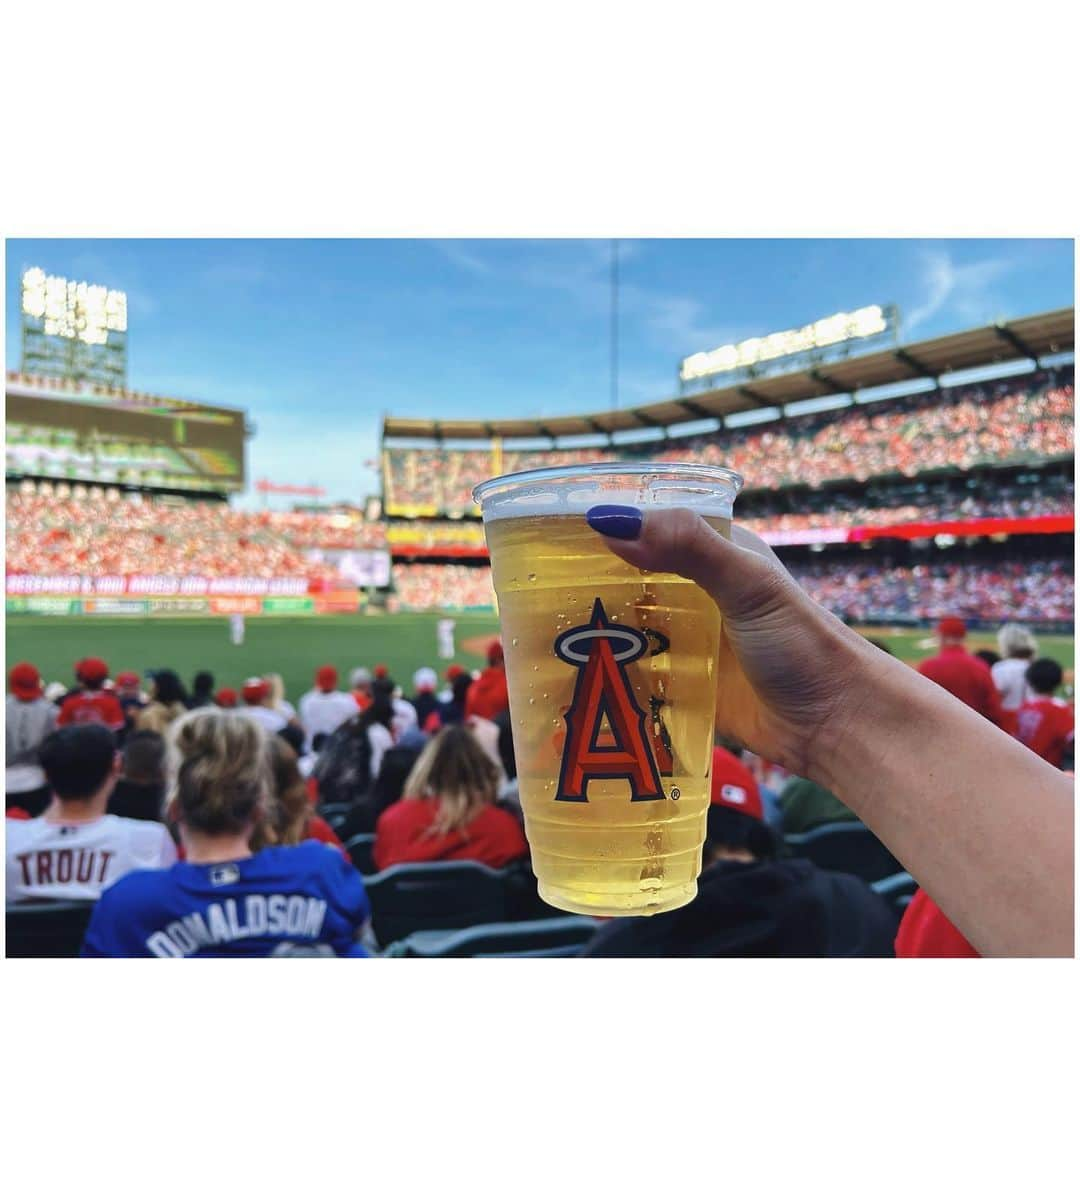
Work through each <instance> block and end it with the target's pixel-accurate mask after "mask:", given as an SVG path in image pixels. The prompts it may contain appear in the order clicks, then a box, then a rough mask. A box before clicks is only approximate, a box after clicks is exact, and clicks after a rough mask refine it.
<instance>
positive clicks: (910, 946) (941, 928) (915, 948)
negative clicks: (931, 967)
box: [895, 889, 980, 959]
mask: <svg viewBox="0 0 1080 1196" xmlns="http://www.w3.org/2000/svg"><path fill="white" fill-rule="evenodd" d="M895 946H896V958H897V959H978V958H980V957H979V953H978V951H976V950H975V948H974V947H973V946H972V945H971V944H970V943H969V942H968V941H967V939H966V938H964V936H963V935H962V934H961V933H960V931H959V930H957V929H956V927H955V926H954V925H953V924H952V923H951V922H950V921H949V919H948V918H946V917H945V915H944V914H943V913H942V912H941V910H940V909H938V907H937V906H936V905H935V904H934V903H933V901H931V900H930V898H929V897H928V896H927V895H926V893H924V892H923V890H922V889H920V890H919V891H918V892H917V893H916V894H915V896H914V897H913V898H912V899H911V904H910V905H909V906H908V907H907V909H906V910H904V916H903V918H901V920H900V929H899V930H898V931H897V932H896V944H895Z"/></svg>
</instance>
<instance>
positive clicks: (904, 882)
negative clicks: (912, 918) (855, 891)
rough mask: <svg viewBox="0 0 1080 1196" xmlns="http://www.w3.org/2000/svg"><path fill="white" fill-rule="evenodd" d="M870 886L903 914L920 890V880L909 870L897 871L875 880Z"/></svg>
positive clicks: (898, 912)
mask: <svg viewBox="0 0 1080 1196" xmlns="http://www.w3.org/2000/svg"><path fill="white" fill-rule="evenodd" d="M870 887H871V888H872V889H873V890H874V892H875V893H879V894H880V895H881V896H882V897H884V898H885V900H886V901H887V902H888V903H889V904H890V905H891V906H892V907H893V909H895V910H896V912H897V914H898V915H902V914H903V912H904V910H905V909H907V907H908V906H909V905H910V904H911V899H912V897H914V896H915V894H916V892H917V891H918V888H919V882H918V881H917V880H916V879H915V878H914V877H913V876H912V875H911V873H909V872H897V873H896V875H895V876H887V877H886V878H885V879H884V880H877V881H874V883H873V884H872V885H871V886H870Z"/></svg>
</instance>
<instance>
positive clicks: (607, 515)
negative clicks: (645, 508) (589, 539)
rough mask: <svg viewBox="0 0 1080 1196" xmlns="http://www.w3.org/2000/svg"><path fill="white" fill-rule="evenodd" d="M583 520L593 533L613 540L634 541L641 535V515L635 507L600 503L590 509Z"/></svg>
mask: <svg viewBox="0 0 1080 1196" xmlns="http://www.w3.org/2000/svg"><path fill="white" fill-rule="evenodd" d="M585 519H586V521H587V522H588V524H589V527H591V528H592V529H593V531H594V532H599V533H600V534H601V535H602V536H610V537H611V538H612V539H613V540H636V539H637V538H638V536H640V535H641V522H642V514H641V512H640V511H639V510H638V509H637V507H621V506H618V505H617V504H615V503H601V504H600V505H599V506H596V507H590V508H589V509H588V510H587V511H586V512H585Z"/></svg>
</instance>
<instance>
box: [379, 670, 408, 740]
mask: <svg viewBox="0 0 1080 1196" xmlns="http://www.w3.org/2000/svg"><path fill="white" fill-rule="evenodd" d="M376 669H382V670H383V676H381V677H376V678H375V680H374V681H373V682H372V683H371V692H372V694H373V696H374V698H375V701H376V702H378V701H379V695H380V694H382V695H384V696H385V699H386V700H387V701H388V702H389V703H390V706H391V708H392V710H393V713H392V715H391V717H390V731H391V733H392V735H393V737H394V741H395V742H397V740H399V739H400V738H401V737H402V735H404V734H405V732H406V731H409V730H412V729H414V728H415V727H416V725H417V723H416V708H415V707H414V706H413V704H412V702H407V701H406V700H405V699H404V698H402V697H400V696H399V695H400V693H401V691H400V690H399V689H398V687H397V686H396V685H395V684H394V682H393V680H392V678H391V677H390V675H389V670H388V669H387V667H386V665H376Z"/></svg>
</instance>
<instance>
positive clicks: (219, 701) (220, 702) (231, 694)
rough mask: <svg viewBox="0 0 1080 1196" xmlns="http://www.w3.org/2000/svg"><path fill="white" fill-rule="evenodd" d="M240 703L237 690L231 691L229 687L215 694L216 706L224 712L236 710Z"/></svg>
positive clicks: (224, 687)
mask: <svg viewBox="0 0 1080 1196" xmlns="http://www.w3.org/2000/svg"><path fill="white" fill-rule="evenodd" d="M238 701H239V695H238V694H237V692H236V690H235V689H230V688H229V687H228V686H227V685H226V686H223V687H222V688H221V689H219V690H218V691H217V693H216V694H214V705H215V706H219V707H220V708H221V709H222V710H235V709H236V703H237V702H238Z"/></svg>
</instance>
